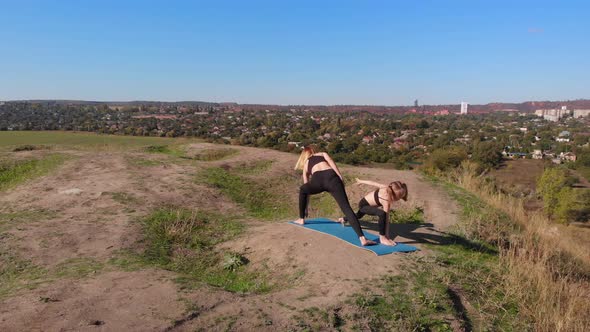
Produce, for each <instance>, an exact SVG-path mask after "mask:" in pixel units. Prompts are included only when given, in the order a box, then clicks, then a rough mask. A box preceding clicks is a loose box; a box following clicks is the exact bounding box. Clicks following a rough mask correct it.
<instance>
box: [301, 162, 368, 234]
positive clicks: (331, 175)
mask: <svg viewBox="0 0 590 332" xmlns="http://www.w3.org/2000/svg"><path fill="white" fill-rule="evenodd" d="M324 191H327V192H329V193H330V194H331V195H332V197H334V199H335V200H336V203H338V205H339V206H340V209H341V210H342V212H343V213H344V215H345V216H346V218H347V220H348V221H349V222H350V224H351V226H352V228H353V229H354V231H355V232H356V234H357V235H358V236H359V237H361V236H364V234H363V231H362V230H361V225H360V224H359V222H358V220H357V219H356V215H355V214H354V211H353V210H352V208H351V207H350V203H348V196H346V191H345V190H344V183H342V180H340V177H339V176H338V174H336V172H334V170H332V169H329V170H325V171H319V172H315V173H313V175H312V177H311V180H310V181H309V182H307V183H306V184H304V185H302V186H301V188H300V189H299V217H300V218H305V210H306V209H307V200H308V198H309V195H315V194H319V193H321V192H324Z"/></svg>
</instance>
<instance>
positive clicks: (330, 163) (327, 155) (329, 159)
mask: <svg viewBox="0 0 590 332" xmlns="http://www.w3.org/2000/svg"><path fill="white" fill-rule="evenodd" d="M324 159H326V161H327V162H328V165H330V167H332V169H333V170H334V172H336V174H338V177H340V180H342V181H344V179H342V174H340V170H339V169H338V166H336V163H334V160H332V158H331V157H330V155H329V154H327V153H325V152H324Z"/></svg>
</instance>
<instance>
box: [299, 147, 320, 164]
mask: <svg viewBox="0 0 590 332" xmlns="http://www.w3.org/2000/svg"><path fill="white" fill-rule="evenodd" d="M314 153H316V151H315V149H314V148H313V147H312V146H306V147H304V148H303V151H301V154H300V155H299V159H298V160H297V164H295V170H298V169H301V170H302V169H303V165H305V162H306V161H307V159H308V158H309V157H310V156H311V155H312V154H314Z"/></svg>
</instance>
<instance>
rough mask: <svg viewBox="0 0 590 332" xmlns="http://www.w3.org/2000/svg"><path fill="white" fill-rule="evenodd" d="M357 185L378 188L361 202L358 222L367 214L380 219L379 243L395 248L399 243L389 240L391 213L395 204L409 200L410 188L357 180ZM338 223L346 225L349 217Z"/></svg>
mask: <svg viewBox="0 0 590 332" xmlns="http://www.w3.org/2000/svg"><path fill="white" fill-rule="evenodd" d="M356 183H357V184H366V185H369V186H374V187H377V188H378V189H377V190H375V191H372V192H370V193H368V194H367V195H366V196H365V197H363V198H362V199H361V201H360V202H359V210H358V212H357V213H356V218H357V220H358V219H361V218H362V217H363V216H364V215H365V214H368V215H371V216H377V217H379V242H381V243H383V244H385V245H388V246H395V245H396V244H397V243H395V242H394V241H393V240H391V239H390V238H389V211H390V209H391V208H392V206H393V202H395V201H397V200H400V199H403V200H404V201H406V200H407V199H408V187H407V186H406V184H405V183H403V182H400V181H395V182H391V183H390V184H389V185H384V184H381V183H377V182H373V181H366V180H359V179H356ZM338 221H339V222H341V223H342V224H344V222H345V221H348V216H346V217H345V218H340V219H338Z"/></svg>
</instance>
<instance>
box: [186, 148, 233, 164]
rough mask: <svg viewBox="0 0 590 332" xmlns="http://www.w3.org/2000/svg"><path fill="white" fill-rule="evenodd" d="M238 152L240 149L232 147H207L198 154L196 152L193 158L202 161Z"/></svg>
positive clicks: (217, 158)
mask: <svg viewBox="0 0 590 332" xmlns="http://www.w3.org/2000/svg"><path fill="white" fill-rule="evenodd" d="M236 153H238V150H236V149H231V148H220V149H207V150H204V151H202V152H200V153H198V154H196V155H195V156H194V157H192V158H191V159H195V160H200V161H216V160H221V159H225V158H227V157H229V156H232V155H234V154H236Z"/></svg>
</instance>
